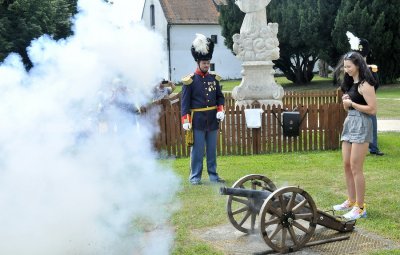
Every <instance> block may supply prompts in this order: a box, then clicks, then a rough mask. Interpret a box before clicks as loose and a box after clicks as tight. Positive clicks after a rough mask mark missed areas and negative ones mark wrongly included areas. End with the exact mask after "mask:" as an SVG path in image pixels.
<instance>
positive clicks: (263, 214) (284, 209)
mask: <svg viewBox="0 0 400 255" xmlns="http://www.w3.org/2000/svg"><path fill="white" fill-rule="evenodd" d="M317 217H318V214H317V207H316V206H315V203H314V200H313V199H312V198H311V196H310V195H309V194H308V193H307V192H305V191H304V190H302V189H300V188H297V187H283V188H280V189H278V190H276V191H274V192H273V193H271V195H270V196H269V197H268V198H267V199H266V200H265V201H264V204H263V206H262V208H261V211H260V229H261V235H262V237H263V239H264V241H265V243H266V244H267V245H268V246H269V247H271V248H272V249H273V250H274V251H276V252H280V253H287V252H292V251H297V250H299V249H301V248H302V247H303V246H304V245H305V244H306V243H307V242H308V241H309V240H310V238H311V236H312V235H313V233H314V231H315V228H316V225H317Z"/></svg>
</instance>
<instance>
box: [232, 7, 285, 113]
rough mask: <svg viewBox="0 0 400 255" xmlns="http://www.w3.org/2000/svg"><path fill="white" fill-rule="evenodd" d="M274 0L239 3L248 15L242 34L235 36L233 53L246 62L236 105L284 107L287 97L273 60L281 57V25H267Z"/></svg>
mask: <svg viewBox="0 0 400 255" xmlns="http://www.w3.org/2000/svg"><path fill="white" fill-rule="evenodd" d="M270 1H271V0H236V4H237V5H238V7H239V8H240V10H241V11H242V12H244V13H246V15H245V17H244V20H243V23H242V26H241V28H240V34H235V35H233V42H234V43H233V51H234V52H235V53H236V56H237V57H238V58H239V59H240V60H242V61H243V64H242V67H243V69H242V81H241V83H240V85H239V86H236V87H235V88H234V89H233V91H232V96H233V98H234V99H235V100H236V105H238V106H247V105H252V104H253V103H257V102H258V103H259V104H260V105H261V106H262V105H273V104H275V105H282V97H283V94H284V91H283V88H282V86H281V85H278V84H277V83H276V82H275V79H274V73H275V71H274V69H273V68H272V67H273V65H274V64H273V62H272V60H276V59H278V58H279V47H278V46H279V41H278V37H277V35H278V24H277V23H267V13H266V10H265V8H266V7H267V5H268V4H269V3H270Z"/></svg>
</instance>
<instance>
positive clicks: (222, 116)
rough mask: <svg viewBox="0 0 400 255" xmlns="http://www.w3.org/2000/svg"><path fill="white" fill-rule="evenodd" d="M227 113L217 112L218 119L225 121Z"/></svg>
mask: <svg viewBox="0 0 400 255" xmlns="http://www.w3.org/2000/svg"><path fill="white" fill-rule="evenodd" d="M224 118H225V113H224V112H217V119H219V120H220V121H224Z"/></svg>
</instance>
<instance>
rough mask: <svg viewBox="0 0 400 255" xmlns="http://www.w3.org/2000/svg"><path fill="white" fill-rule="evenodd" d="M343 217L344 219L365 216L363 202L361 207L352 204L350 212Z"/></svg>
mask: <svg viewBox="0 0 400 255" xmlns="http://www.w3.org/2000/svg"><path fill="white" fill-rule="evenodd" d="M343 217H344V218H346V220H357V219H360V218H367V208H366V207H365V204H364V208H363V209H360V208H359V207H358V206H354V207H353V209H352V210H351V211H350V212H348V213H346V214H344V215H343Z"/></svg>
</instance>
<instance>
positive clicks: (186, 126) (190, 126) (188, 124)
mask: <svg viewBox="0 0 400 255" xmlns="http://www.w3.org/2000/svg"><path fill="white" fill-rule="evenodd" d="M182 127H183V129H184V130H186V131H189V130H190V129H191V128H192V125H191V124H190V123H183V124H182Z"/></svg>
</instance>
